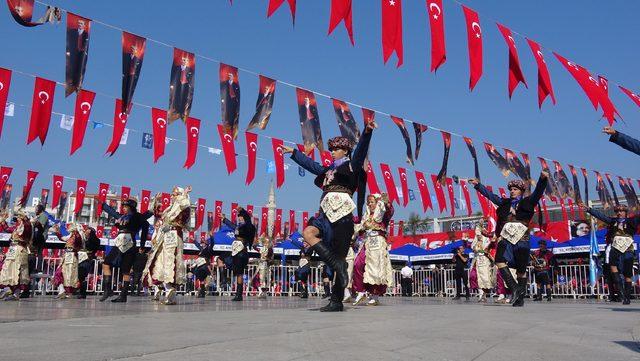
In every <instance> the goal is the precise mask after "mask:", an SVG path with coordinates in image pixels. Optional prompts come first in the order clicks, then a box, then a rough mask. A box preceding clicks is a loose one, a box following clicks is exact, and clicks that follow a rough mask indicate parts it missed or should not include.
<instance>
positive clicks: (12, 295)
mask: <svg viewBox="0 0 640 361" xmlns="http://www.w3.org/2000/svg"><path fill="white" fill-rule="evenodd" d="M14 216H15V217H16V218H17V221H16V226H15V229H14V230H13V232H12V233H11V243H10V246H9V251H8V252H7V254H6V255H5V258H4V263H3V265H2V271H0V289H2V290H3V291H2V292H1V293H0V298H4V299H5V300H7V301H8V300H17V299H18V296H16V291H22V294H27V295H28V290H29V281H30V279H29V246H30V244H31V238H32V236H33V228H32V226H31V222H30V221H29V217H27V215H26V214H25V213H23V211H22V210H17V211H15V212H14ZM7 287H9V289H6V288H7ZM22 294H21V295H20V297H22Z"/></svg>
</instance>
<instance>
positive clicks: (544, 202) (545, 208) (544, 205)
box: [540, 197, 551, 223]
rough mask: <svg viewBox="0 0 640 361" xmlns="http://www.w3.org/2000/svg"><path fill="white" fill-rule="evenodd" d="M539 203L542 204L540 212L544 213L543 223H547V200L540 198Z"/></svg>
mask: <svg viewBox="0 0 640 361" xmlns="http://www.w3.org/2000/svg"><path fill="white" fill-rule="evenodd" d="M540 201H541V202H542V212H543V213H544V219H545V223H548V222H549V221H550V220H551V218H549V210H548V209H547V199H546V197H542V198H541V199H540Z"/></svg>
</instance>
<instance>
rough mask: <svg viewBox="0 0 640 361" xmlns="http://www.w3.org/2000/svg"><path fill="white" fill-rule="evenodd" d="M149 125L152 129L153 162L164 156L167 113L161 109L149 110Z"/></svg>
mask: <svg viewBox="0 0 640 361" xmlns="http://www.w3.org/2000/svg"><path fill="white" fill-rule="evenodd" d="M151 125H152V129H153V162H154V163H157V162H158V159H160V157H162V156H163V155H164V148H165V146H166V145H167V112H166V111H165V110H162V109H157V108H152V109H151Z"/></svg>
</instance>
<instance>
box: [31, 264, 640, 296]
mask: <svg viewBox="0 0 640 361" xmlns="http://www.w3.org/2000/svg"><path fill="white" fill-rule="evenodd" d="M93 262H94V265H93V272H91V273H90V274H89V275H88V277H87V278H88V279H87V292H88V293H96V294H100V293H102V282H101V279H102V261H101V260H94V261H93ZM61 263H62V258H50V257H46V258H43V259H36V269H37V270H41V271H42V272H41V273H34V274H32V289H33V290H34V291H35V293H36V294H40V295H45V294H55V293H56V292H57V289H56V288H54V286H53V277H54V274H55V271H56V269H57V268H58V267H59V266H60V265H61ZM296 269H297V267H296V266H288V265H271V266H270V267H269V272H270V277H269V283H270V286H269V290H268V294H269V295H272V296H282V297H292V296H297V295H299V294H300V287H299V283H298V282H295V271H296ZM112 272H113V278H112V280H113V281H112V282H113V284H112V287H113V289H114V290H115V291H116V292H119V290H120V286H121V283H120V282H119V280H120V269H119V268H117V267H115V268H114V269H113V271H112ZM453 272H454V271H453V269H450V268H447V269H439V268H434V269H420V270H415V271H414V272H413V283H412V284H413V290H412V295H413V296H415V297H453V296H455V294H456V288H455V277H454V274H453ZM467 272H469V270H467ZM636 273H637V271H636V270H635V269H634V279H636V281H635V282H634V290H633V292H632V294H633V295H635V296H639V295H640V293H639V292H638V291H639V287H638V286H639V285H638V281H637V275H636ZM257 274H258V265H257V264H250V265H249V266H248V267H247V268H246V269H245V272H244V275H243V278H244V289H243V293H244V294H245V295H248V296H250V295H256V294H257V293H258V292H259V290H258V288H257V287H254V282H253V279H254V277H256V276H257ZM552 275H553V277H552V280H553V295H554V296H555V297H569V298H586V297H594V296H595V297H598V298H602V297H605V296H607V295H608V294H609V290H608V288H607V287H606V281H605V279H604V277H603V276H599V277H598V280H597V283H596V286H595V288H594V289H593V290H592V287H591V285H590V284H589V266H588V265H563V266H557V267H555V268H553V269H552ZM528 277H529V292H530V293H531V294H535V293H536V292H537V285H536V283H535V282H536V279H535V272H533V269H532V268H531V267H530V268H529V272H528ZM401 279H402V277H401V275H400V270H394V272H393V283H392V286H391V287H387V293H386V295H387V296H400V295H401V294H402V289H401ZM198 284H199V283H198V282H197V281H196V280H195V278H194V277H193V275H191V276H190V279H189V280H188V282H187V283H186V284H184V285H180V287H179V288H178V292H179V293H181V294H195V292H196V291H197V289H198V287H197V285H198ZM235 287H236V282H235V278H234V277H233V274H232V272H231V270H230V269H228V268H226V267H225V268H223V269H220V268H218V267H215V268H214V272H213V274H212V277H211V282H210V283H209V288H208V291H209V292H211V293H212V294H216V295H219V296H223V295H224V296H228V295H231V294H232V293H234V292H235ZM308 291H309V295H311V296H313V295H315V296H321V295H322V294H323V289H322V270H321V267H316V266H312V267H311V272H310V274H309V283H308ZM476 292H477V290H472V291H471V295H475V294H477V293H476Z"/></svg>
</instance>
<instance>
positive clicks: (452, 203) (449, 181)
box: [447, 177, 456, 217]
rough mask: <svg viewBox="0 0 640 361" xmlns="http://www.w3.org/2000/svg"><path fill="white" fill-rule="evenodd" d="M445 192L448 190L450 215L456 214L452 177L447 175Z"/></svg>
mask: <svg viewBox="0 0 640 361" xmlns="http://www.w3.org/2000/svg"><path fill="white" fill-rule="evenodd" d="M447 192H449V205H450V208H451V209H450V211H451V217H455V216H456V197H455V195H454V193H453V179H451V178H449V177H447Z"/></svg>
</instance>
